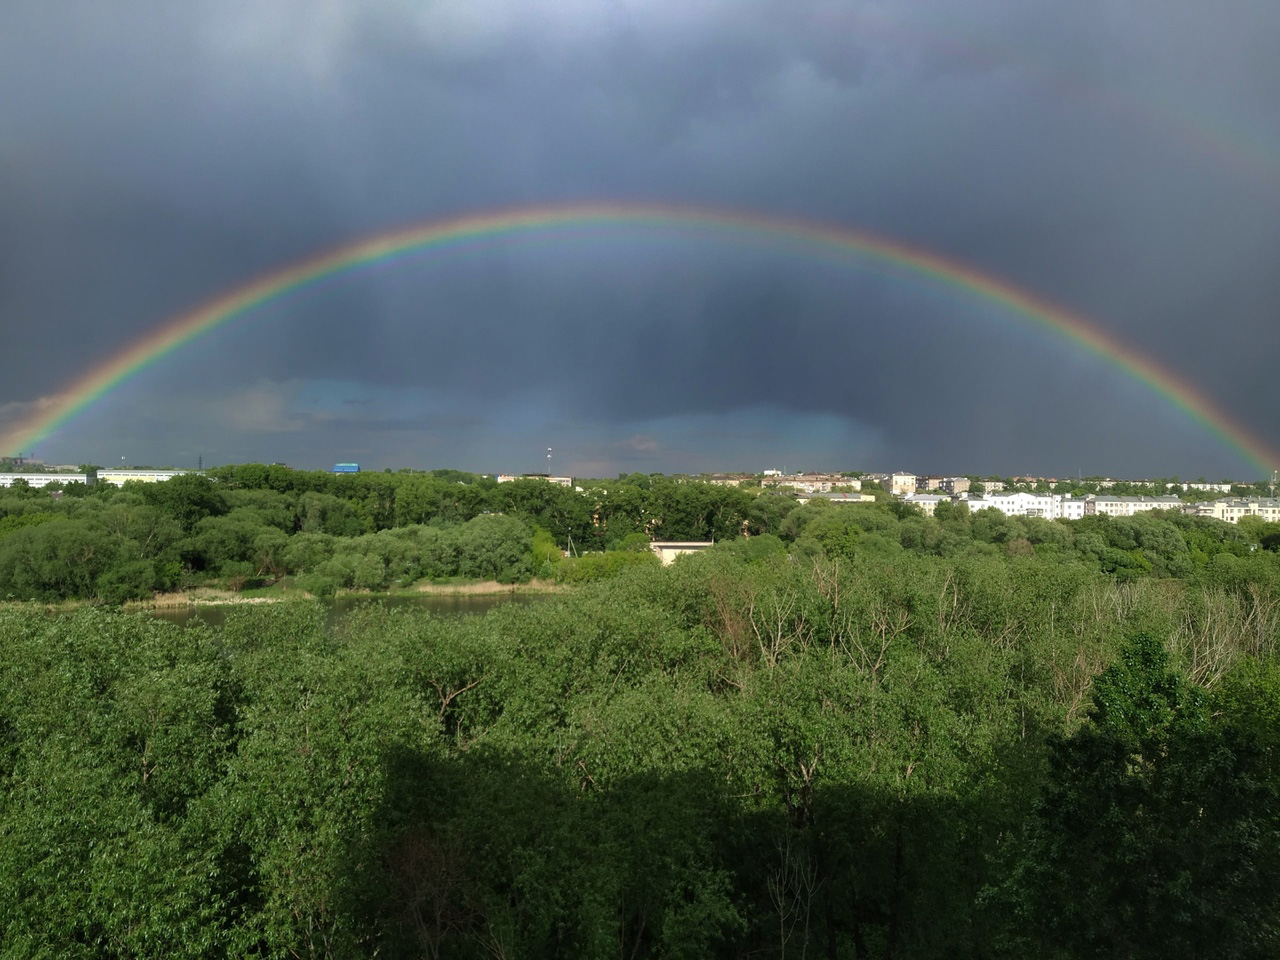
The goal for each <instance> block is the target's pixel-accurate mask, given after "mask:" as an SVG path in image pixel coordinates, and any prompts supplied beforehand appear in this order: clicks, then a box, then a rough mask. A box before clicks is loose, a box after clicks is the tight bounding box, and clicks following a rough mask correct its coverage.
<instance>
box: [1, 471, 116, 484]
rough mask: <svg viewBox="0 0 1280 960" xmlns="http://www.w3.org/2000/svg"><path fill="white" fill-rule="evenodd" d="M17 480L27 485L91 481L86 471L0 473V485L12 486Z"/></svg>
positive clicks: (89, 482)
mask: <svg viewBox="0 0 1280 960" xmlns="http://www.w3.org/2000/svg"><path fill="white" fill-rule="evenodd" d="M18 480H25V481H26V482H27V486H29V487H47V486H48V485H49V484H51V483H83V484H85V485H88V484H91V483H93V479H92V478H91V477H90V476H89V474H87V473H0V487H12V486H13V485H14V483H15V482H16V481H18Z"/></svg>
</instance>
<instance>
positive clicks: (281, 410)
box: [209, 381, 307, 433]
mask: <svg viewBox="0 0 1280 960" xmlns="http://www.w3.org/2000/svg"><path fill="white" fill-rule="evenodd" d="M298 386H299V384H298V381H288V382H285V383H272V382H269V381H261V382H259V383H257V384H255V385H253V386H251V387H247V388H245V389H243V390H239V391H237V392H235V393H233V394H230V395H229V396H225V397H223V398H222V399H220V400H217V401H214V402H213V403H211V404H210V405H209V412H210V414H211V415H212V417H213V419H215V420H217V421H219V422H220V423H223V424H225V425H226V426H228V427H231V428H232V429H235V430H238V431H243V432H245V433H284V432H290V431H294V430H301V429H303V428H304V427H306V426H307V418H306V417H303V416H300V415H299V413H298V411H297V410H296V407H295V399H296V397H297V394H298Z"/></svg>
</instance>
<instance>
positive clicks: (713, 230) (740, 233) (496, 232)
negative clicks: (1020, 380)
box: [0, 202, 1280, 475]
mask: <svg viewBox="0 0 1280 960" xmlns="http://www.w3.org/2000/svg"><path fill="white" fill-rule="evenodd" d="M619 226H621V227H627V228H633V229H636V228H639V229H644V228H647V229H656V230H661V231H667V232H670V231H679V232H684V233H701V234H710V235H713V236H715V237H716V238H717V239H721V240H725V241H729V242H736V243H744V242H746V243H754V244H764V245H765V246H767V247H769V248H771V249H782V250H786V251H789V252H795V253H799V254H801V255H804V256H806V257H810V258H812V257H819V258H835V259H838V260H845V261H847V260H848V259H849V258H851V257H852V258H857V259H860V260H865V261H870V262H872V263H874V264H876V265H878V266H880V267H882V268H887V269H890V270H893V271H896V272H898V273H900V274H902V275H905V276H909V277H913V278H917V279H924V280H927V281H929V282H931V283H932V284H934V285H935V286H937V287H939V288H943V289H950V290H954V291H956V292H958V293H960V294H963V295H966V296H970V297H977V298H980V299H982V300H985V301H987V302H989V303H991V304H994V305H997V306H999V307H1002V308H1004V309H1005V310H1007V311H1008V312H1009V313H1010V314H1012V315H1013V316H1015V317H1018V318H1021V319H1022V320H1024V321H1025V322H1027V323H1028V324H1030V325H1031V326H1036V327H1040V328H1042V329H1045V330H1048V331H1050V332H1051V333H1055V334H1057V335H1059V336H1061V337H1063V338H1064V339H1066V340H1068V341H1070V342H1072V343H1074V344H1076V345H1077V346H1078V347H1080V348H1082V349H1083V350H1085V351H1087V352H1089V353H1093V354H1095V355H1096V356H1098V357H1100V358H1102V359H1103V360H1104V361H1106V362H1107V363H1109V364H1111V365H1112V366H1113V367H1115V368H1117V369H1119V370H1120V371H1122V372H1123V373H1125V374H1126V375H1128V376H1129V377H1131V378H1133V379H1135V380H1138V381H1140V382H1141V383H1143V384H1145V385H1146V386H1147V387H1149V388H1150V389H1151V390H1152V391H1154V392H1155V393H1156V394H1158V395H1160V396H1162V397H1164V398H1165V399H1166V400H1167V401H1169V402H1170V403H1171V404H1172V405H1173V406H1174V407H1176V408H1177V409H1179V410H1181V411H1182V412H1183V413H1184V414H1186V415H1187V416H1189V417H1190V418H1191V419H1192V420H1194V421H1196V422H1198V423H1199V424H1201V425H1202V426H1203V427H1205V428H1206V429H1207V430H1208V431H1209V432H1210V433H1212V434H1214V435H1215V436H1216V437H1218V438H1219V439H1220V440H1221V441H1222V442H1224V443H1225V444H1226V445H1227V446H1228V447H1230V448H1231V449H1232V450H1233V451H1234V452H1236V453H1238V454H1239V455H1241V456H1243V457H1244V458H1245V459H1246V460H1248V461H1250V462H1251V463H1252V464H1253V465H1254V466H1256V467H1257V468H1258V469H1259V470H1260V471H1261V472H1262V474H1264V475H1269V474H1270V472H1271V470H1272V469H1273V465H1280V456H1278V455H1277V453H1276V451H1274V450H1272V449H1271V448H1270V447H1269V446H1268V445H1267V444H1266V443H1265V442H1263V441H1262V440H1261V439H1259V438H1257V437H1255V436H1254V435H1252V434H1251V433H1250V432H1249V431H1247V430H1246V429H1245V428H1244V427H1243V426H1241V425H1240V424H1239V423H1237V422H1235V421H1234V420H1233V419H1232V418H1231V417H1230V416H1228V415H1227V414H1226V413H1225V412H1224V411H1222V410H1221V409H1220V408H1218V407H1217V406H1216V405H1215V404H1213V403H1212V402H1211V401H1210V400H1209V399H1208V398H1207V397H1205V396H1204V395H1203V394H1202V393H1200V392H1199V391H1198V390H1197V389H1196V388H1195V387H1193V386H1192V385H1190V384H1188V383H1186V382H1185V381H1183V380H1181V379H1179V378H1178V377H1177V376H1176V375H1174V374H1173V373H1172V372H1170V371H1169V370H1167V369H1165V368H1164V367H1162V366H1161V365H1160V364H1158V363H1156V362H1155V361H1154V360H1151V359H1150V358H1148V357H1145V356H1143V355H1142V354H1140V353H1138V352H1137V351H1136V350H1134V349H1133V348H1132V347H1129V346H1127V345H1125V344H1123V343H1121V342H1120V341H1119V340H1117V339H1116V338H1115V337H1113V336H1111V335H1110V334H1109V333H1107V332H1105V331H1104V330H1102V329H1100V328H1099V327H1098V326H1096V325H1095V324H1093V323H1090V322H1089V321H1087V320H1085V319H1084V318H1083V317H1080V316H1077V315H1075V314H1072V313H1069V312H1068V311H1066V310H1064V309H1062V308H1061V307H1058V306H1055V305H1054V304H1051V303H1049V302H1048V301H1046V300H1043V299H1040V298H1039V297H1036V296H1034V295H1032V294H1030V293H1027V292H1025V291H1023V290H1019V289H1018V288H1016V287H1014V286H1012V285H1011V284H1009V283H1007V282H1005V281H1003V280H1000V279H997V278H996V277H993V276H990V275H988V274H985V273H982V272H980V271H978V270H976V269H974V268H973V267H970V266H967V265H965V264H963V263H960V262H958V261H955V260H950V259H947V258H945V257H943V256H940V255H939V254H936V253H933V252H930V251H928V250H924V249H921V248H918V247H913V246H910V245H908V244H905V243H901V242H898V241H895V240H890V239H887V238H884V237H879V236H876V235H874V234H871V233H867V232H865V231H861V230H854V229H850V228H847V227H843V226H835V225H831V224H823V223H818V222H814V221H810V220H803V219H798V218H792V217H782V216H773V215H769V214H762V213H754V212H744V211H737V210H724V209H711V208H697V207H671V206H661V205H655V204H648V203H646V204H638V203H621V202H597V203H571V204H561V205H555V206H543V207H531V208H520V209H507V210H498V211H494V212H489V213H480V214H470V215H466V216H461V217H456V218H453V219H448V220H440V221H434V222H430V223H426V224H418V225H414V226H409V227H405V228H402V229H397V230H391V231H388V232H384V233H379V234H376V235H373V236H370V237H366V238H364V239H361V240H357V241H355V242H353V243H348V244H345V245H343V246H339V247H335V248H333V249H330V250H328V251H325V252H322V253H319V254H316V255H314V256H311V257H308V258H306V259H303V260H299V261H297V262H295V263H292V264H289V265H288V266H285V267H283V268H281V269H278V270H275V271H272V272H271V273H267V274H264V275H262V276H260V277H258V278H257V279H255V280H252V281H250V282H249V283H246V284H244V285H243V286H240V287H237V288H236V289H234V290H232V291H230V292H228V293H224V294H222V295H221V296H219V297H216V298H215V299H213V300H210V301H208V302H207V303H204V304H202V305H201V306H198V307H196V308H195V309H194V310H191V311H189V312H187V313H183V314H181V315H180V316H177V317H175V318H173V319H171V320H169V321H168V322H166V323H163V324H161V325H160V326H159V327H157V328H156V329H155V330H153V331H152V332H151V333H149V334H147V335H146V336H144V337H142V338H140V339H139V340H137V341H135V342H134V343H132V344H130V345H129V346H127V347H125V348H124V349H122V350H121V351H119V352H118V353H116V354H115V355H114V356H112V357H110V358H108V359H107V360H106V361H104V362H102V363H100V364H98V365H97V366H95V367H93V368H92V369H91V370H89V371H88V372H86V373H84V374H83V375H82V376H81V377H80V378H79V379H77V380H76V381H74V382H73V383H71V384H70V385H69V386H67V387H66V388H65V389H64V390H63V391H62V392H61V393H60V394H59V395H58V396H57V397H56V398H54V399H53V401H52V402H47V403H45V404H43V405H42V406H41V408H40V409H39V410H38V411H37V412H36V413H35V414H33V415H31V416H30V417H28V418H27V419H26V420H24V421H22V422H20V423H18V424H17V425H16V426H15V427H13V428H11V429H10V430H9V431H8V433H7V434H5V435H3V436H2V437H0V452H5V453H9V454H17V453H18V452H19V451H22V450H30V449H31V448H32V447H34V446H35V445H36V444H37V443H39V442H41V441H42V440H44V439H46V438H47V437H49V436H50V435H51V434H52V433H54V431H56V430H58V429H59V428H60V427H62V426H63V425H65V424H66V423H67V422H68V421H69V420H71V419H72V418H73V417H75V416H76V415H77V414H79V413H81V412H82V411H84V410H85V409H87V408H88V407H90V406H92V405H93V404H94V403H96V402H97V401H98V400H100V399H101V398H102V397H104V396H105V395H106V394H108V393H110V392H111V391H112V390H113V389H115V388H116V387H118V386H119V385H120V384H121V383H123V382H124V381H125V380H127V379H129V378H130V377H132V376H134V375H136V374H138V373H139V372H141V371H143V370H145V369H146V368H148V367H150V366H151V365H153V364H155V363H157V362H159V361H160V360H162V359H163V358H164V357H166V356H168V355H169V354H170V353H172V352H173V351H175V350H178V349H180V348H181V347H182V346H184V345H185V344H187V343H190V342H191V341H192V340H195V339H196V338H198V337H201V336H203V335H205V334H207V333H210V332H211V331H213V330H215V329H217V328H218V327H220V326H222V325H223V324H225V323H227V322H229V321H231V320H233V319H235V318H236V317H240V316H243V315H244V314H246V313H248V312H250V311H252V310H254V309H256V308H258V307H261V306H263V305H265V304H268V303H270V302H272V301H274V300H278V299H280V298H282V297H285V296H288V295H289V294H291V293H294V292H296V291H298V290H300V289H303V288H305V287H308V286H310V285H312V284H315V283H318V282H320V281H322V280H324V279H326V278H329V277H333V276H336V275H339V274H343V273H347V272H349V271H352V270H355V269H357V268H359V267H361V266H365V265H369V264H375V263H386V262H388V261H391V260H394V259H397V258H401V257H407V256H409V255H411V254H415V253H420V252H424V251H431V250H439V249H441V248H445V247H449V246H456V245H460V244H465V243H467V242H473V241H481V240H484V239H487V238H494V237H501V236H518V235H532V234H545V233H548V232H552V231H573V230H582V229H589V228H601V227H619Z"/></svg>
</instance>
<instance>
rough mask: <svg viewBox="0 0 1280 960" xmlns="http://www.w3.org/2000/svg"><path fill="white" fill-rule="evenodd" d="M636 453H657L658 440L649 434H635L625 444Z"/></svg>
mask: <svg viewBox="0 0 1280 960" xmlns="http://www.w3.org/2000/svg"><path fill="white" fill-rule="evenodd" d="M626 445H627V446H628V447H630V448H631V449H632V450H634V451H635V452H636V453H657V452H658V448H659V446H660V444H659V443H658V438H657V437H655V436H653V434H650V433H637V434H635V435H634V436H633V437H631V439H629V440H628V441H627V444H626Z"/></svg>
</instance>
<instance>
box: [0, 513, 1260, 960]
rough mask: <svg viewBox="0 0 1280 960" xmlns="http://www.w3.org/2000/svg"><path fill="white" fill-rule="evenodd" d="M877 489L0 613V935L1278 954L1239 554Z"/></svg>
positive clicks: (314, 953) (1250, 567)
mask: <svg viewBox="0 0 1280 960" xmlns="http://www.w3.org/2000/svg"><path fill="white" fill-rule="evenodd" d="M853 517H854V515H851V514H840V518H841V519H840V521H839V522H840V523H842V524H843V523H846V522H852V518H853ZM818 519H820V518H815V519H814V520H813V522H814V523H817V522H818ZM889 521H892V522H894V523H899V524H901V525H903V526H905V525H906V524H908V523H909V522H914V518H903V519H901V520H899V519H896V518H894V517H892V516H891V515H886V519H884V520H883V521H882V520H881V519H876V520H875V521H874V522H875V523H877V524H879V526H878V528H877V529H878V530H879V531H880V532H878V533H875V534H872V533H871V532H869V531H867V530H865V529H864V528H862V527H858V528H856V530H861V531H862V534H861V535H858V534H857V533H856V532H855V528H852V527H849V528H837V527H831V528H830V529H829V530H827V531H825V532H823V536H824V538H826V539H825V544H826V546H823V543H824V541H822V540H818V538H817V537H816V536H815V537H813V538H812V540H813V542H814V543H817V544H818V545H819V547H820V548H821V551H820V552H818V553H816V554H815V553H811V552H809V551H807V550H806V549H804V548H796V547H793V549H792V550H791V551H790V552H789V553H788V552H785V551H780V550H779V549H778V547H777V544H775V545H774V546H772V547H771V546H769V544H768V541H762V540H761V538H756V539H755V540H754V541H753V542H751V543H747V544H734V543H730V544H725V545H723V546H720V547H716V548H714V549H712V550H710V551H707V552H705V553H702V554H698V555H695V556H690V557H686V558H683V559H681V560H680V561H678V562H677V563H676V564H675V565H674V566H672V567H670V568H665V569H663V568H652V567H639V568H634V569H629V570H624V571H622V572H621V573H620V574H619V575H617V576H616V577H614V578H613V579H611V580H609V581H608V582H605V583H600V584H589V585H586V586H583V587H581V588H579V589H576V590H574V591H572V592H570V593H566V594H560V595H555V596H551V597H547V598H544V599H541V600H539V601H538V602H536V603H529V604H514V603H507V604H502V605H500V606H498V607H496V608H494V609H492V610H491V611H489V612H488V613H486V614H485V615H483V616H469V617H458V616H438V615H432V614H428V613H424V612H422V611H420V610H416V609H412V608H408V607H396V606H394V605H390V606H389V605H387V604H376V603H375V604H368V605H362V606H360V607H359V608H358V609H355V610H352V611H351V612H350V613H349V614H348V615H347V616H345V617H344V618H342V619H341V620H340V621H338V622H337V623H336V624H334V625H332V627H330V626H327V625H326V611H325V608H324V607H322V606H321V605H319V604H312V603H298V604H263V605H256V606H255V605H242V606H238V607H235V608H233V609H231V610H229V611H228V612H227V613H226V616H225V620H224V622H223V623H222V625H221V626H220V627H219V628H217V629H215V628H213V627H211V626H209V625H207V624H199V623H195V624H191V625H189V626H187V627H185V628H183V627H179V626H177V625H175V624H171V623H166V622H164V621H162V620H160V619H158V618H156V617H154V616H150V615H147V614H122V613H119V612H113V611H111V610H106V609H99V608H92V607H86V608H83V609H80V610H77V611H74V612H72V613H71V614H69V615H67V616H62V617H48V616H45V615H43V614H41V613H38V612H34V611H29V610H19V609H4V610H0V650H3V656H2V657H0V943H3V945H4V951H5V953H6V955H9V956H15V957H26V956H33V957H35V956H49V957H53V956H57V957H73V958H78V957H86V958H116V957H126V956H128V957H166V958H171V957H200V958H205V957H245V956H259V957H281V958H284V957H296V956H305V957H334V958H346V957H365V956H379V957H388V958H418V957H462V958H481V957H521V958H561V957H613V956H622V957H691V958H692V957H698V958H702V957H723V958H743V957H778V958H781V957H808V956H813V957H836V958H865V957H873V956H874V957H877V958H884V957H888V958H922V960H923V958H934V957H958V958H973V960H977V958H1015V957H1029V956H1037V957H1040V956H1043V957H1057V958H1064V957H1072V958H1074V957H1081V958H1083V957H1097V956H1108V957H1112V956H1118V957H1151V958H1156V957H1160V958H1167V957H1251V958H1252V957H1258V958H1261V957H1270V956H1275V955H1276V954H1277V951H1278V950H1280V935H1278V931H1280V927H1278V926H1277V918H1278V917H1280V912H1278V909H1277V908H1278V907H1280V899H1278V898H1280V722H1278V721H1277V713H1278V706H1277V705H1278V704H1280V666H1277V661H1276V653H1277V650H1278V649H1280V563H1277V556H1276V555H1275V554H1273V553H1271V552H1269V551H1266V550H1258V551H1255V552H1252V553H1249V552H1247V551H1246V552H1244V553H1242V555H1239V556H1236V555H1234V554H1231V553H1228V552H1218V553H1216V554H1214V555H1211V556H1209V557H1208V558H1207V559H1206V560H1205V561H1204V562H1202V563H1200V562H1197V564H1193V565H1192V567H1190V568H1189V570H1188V572H1187V573H1186V574H1185V575H1184V576H1180V577H1171V576H1167V575H1166V576H1159V577H1157V576H1155V575H1153V573H1151V572H1148V573H1147V574H1145V575H1143V576H1140V577H1124V576H1117V575H1116V574H1115V573H1105V572H1103V571H1101V570H1100V569H1099V568H1098V566H1097V565H1096V563H1095V562H1093V561H1091V560H1090V559H1089V558H1088V557H1086V556H1084V555H1082V554H1080V553H1078V552H1077V551H1076V550H1074V549H1072V550H1060V551H1044V552H1039V551H1038V549H1032V550H1030V551H1029V552H1028V551H1027V549H1026V546H1025V545H1024V544H1018V545H1016V546H1014V547H1013V548H1012V549H1008V548H1007V545H1006V547H1000V548H995V549H992V550H989V551H970V552H968V553H964V554H961V555H955V556H949V557H943V556H937V555H926V554H922V553H916V552H912V551H908V550H904V549H902V548H900V547H899V549H897V550H896V551H894V550H892V549H889V547H888V546H886V544H888V543H890V542H891V539H890V538H891V536H892V535H893V534H892V533H891V531H893V530H895V529H896V535H897V536H898V537H901V536H902V527H901V526H900V527H899V528H892V527H890V526H888V522H889ZM823 522H824V523H825V522H827V521H825V520H824V521H823ZM867 522H871V521H867ZM841 529H842V530H843V531H844V532H843V534H842V536H843V537H844V539H843V540H840V539H837V538H836V535H835V532H833V531H838V530H841ZM923 529H924V530H926V531H927V530H928V529H931V528H928V527H925V528H923ZM1017 529H1018V530H1021V531H1025V530H1026V529H1027V528H1025V527H1022V526H1019V527H1017ZM919 532H920V530H919V529H917V530H916V533H919ZM808 536H809V534H807V533H801V535H800V536H798V537H797V538H796V540H795V544H802V543H803V541H804V540H805V539H806V537H808ZM974 542H977V541H974ZM762 543H763V546H761V544H762ZM1032 546H1033V547H1035V545H1034V544H1032ZM828 549H829V553H826V552H825V551H828ZM1107 549H1119V548H1118V547H1111V548H1107ZM1135 549H1138V548H1135Z"/></svg>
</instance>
